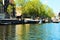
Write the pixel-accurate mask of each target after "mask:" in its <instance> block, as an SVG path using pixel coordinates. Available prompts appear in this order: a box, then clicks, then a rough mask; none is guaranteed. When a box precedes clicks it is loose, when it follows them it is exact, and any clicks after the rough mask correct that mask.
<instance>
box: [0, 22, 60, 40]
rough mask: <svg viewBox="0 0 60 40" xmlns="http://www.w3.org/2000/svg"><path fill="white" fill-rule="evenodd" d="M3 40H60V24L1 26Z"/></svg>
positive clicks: (0, 33)
mask: <svg viewBox="0 0 60 40" xmlns="http://www.w3.org/2000/svg"><path fill="white" fill-rule="evenodd" d="M0 39H1V40H60V23H45V24H20V25H0Z"/></svg>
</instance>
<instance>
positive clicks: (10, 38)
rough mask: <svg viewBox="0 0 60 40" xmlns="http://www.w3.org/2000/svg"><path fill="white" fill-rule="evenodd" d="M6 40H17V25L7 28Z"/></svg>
mask: <svg viewBox="0 0 60 40" xmlns="http://www.w3.org/2000/svg"><path fill="white" fill-rule="evenodd" d="M5 36H6V38H5V39H6V40H15V25H7V26H6V35H5Z"/></svg>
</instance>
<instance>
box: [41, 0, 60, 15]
mask: <svg viewBox="0 0 60 40" xmlns="http://www.w3.org/2000/svg"><path fill="white" fill-rule="evenodd" d="M41 2H42V3H43V4H46V5H48V6H49V7H51V8H52V9H53V11H54V12H55V14H56V15H57V14H58V13H59V12H60V0H41Z"/></svg>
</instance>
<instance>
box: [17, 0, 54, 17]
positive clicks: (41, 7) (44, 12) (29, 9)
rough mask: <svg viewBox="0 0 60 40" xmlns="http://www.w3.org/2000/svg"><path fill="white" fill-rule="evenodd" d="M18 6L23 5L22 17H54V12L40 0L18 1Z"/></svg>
mask: <svg viewBox="0 0 60 40" xmlns="http://www.w3.org/2000/svg"><path fill="white" fill-rule="evenodd" d="M16 2H17V4H23V5H22V9H23V10H22V15H24V16H32V17H37V16H39V17H43V18H44V17H53V16H55V15H54V12H53V10H52V9H51V8H50V7H48V6H47V5H45V4H42V3H41V2H40V0H28V1H27V2H26V1H25V0H19V1H18V0H17V1H16Z"/></svg>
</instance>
